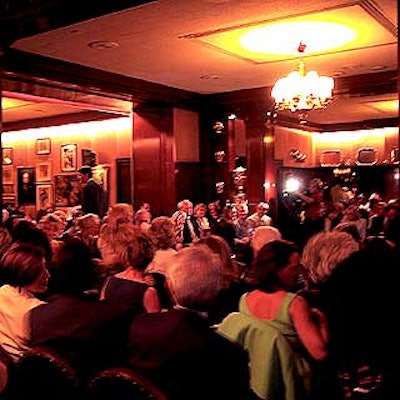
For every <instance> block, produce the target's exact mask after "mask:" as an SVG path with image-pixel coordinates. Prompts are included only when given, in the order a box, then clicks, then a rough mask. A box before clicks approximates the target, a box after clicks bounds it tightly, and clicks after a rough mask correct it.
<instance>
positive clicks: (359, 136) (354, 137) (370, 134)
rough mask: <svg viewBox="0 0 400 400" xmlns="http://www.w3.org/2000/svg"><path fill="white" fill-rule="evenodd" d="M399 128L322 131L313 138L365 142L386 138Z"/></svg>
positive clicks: (321, 140)
mask: <svg viewBox="0 0 400 400" xmlns="http://www.w3.org/2000/svg"><path fill="white" fill-rule="evenodd" d="M398 131H399V128H396V127H392V128H377V129H369V130H360V131H336V132H322V133H318V134H314V135H313V140H314V141H315V142H316V143H319V144H335V143H336V144H338V143H342V144H345V143H353V142H363V143H370V142H371V141H373V142H374V141H377V140H381V139H382V138H384V137H385V136H386V135H390V134H393V133H394V132H397V133H398Z"/></svg>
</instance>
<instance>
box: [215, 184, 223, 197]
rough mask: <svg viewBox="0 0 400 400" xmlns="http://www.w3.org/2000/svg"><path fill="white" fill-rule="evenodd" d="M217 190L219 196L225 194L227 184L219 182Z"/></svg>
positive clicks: (216, 186)
mask: <svg viewBox="0 0 400 400" xmlns="http://www.w3.org/2000/svg"><path fill="white" fill-rule="evenodd" d="M215 189H216V190H217V193H218V194H222V193H224V190H225V182H217V183H216V184H215Z"/></svg>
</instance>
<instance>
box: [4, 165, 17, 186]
mask: <svg viewBox="0 0 400 400" xmlns="http://www.w3.org/2000/svg"><path fill="white" fill-rule="evenodd" d="M14 171H15V170H14V167H13V166H12V165H4V166H3V185H6V184H8V183H15V176H14V175H15V173H14Z"/></svg>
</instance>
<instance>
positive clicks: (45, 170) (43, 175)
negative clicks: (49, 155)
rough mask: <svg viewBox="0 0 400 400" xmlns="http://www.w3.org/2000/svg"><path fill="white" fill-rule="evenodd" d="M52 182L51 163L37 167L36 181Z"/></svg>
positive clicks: (40, 164)
mask: <svg viewBox="0 0 400 400" xmlns="http://www.w3.org/2000/svg"><path fill="white" fill-rule="evenodd" d="M50 180H51V163H49V162H42V163H38V164H37V165H36V181H38V182H45V181H50Z"/></svg>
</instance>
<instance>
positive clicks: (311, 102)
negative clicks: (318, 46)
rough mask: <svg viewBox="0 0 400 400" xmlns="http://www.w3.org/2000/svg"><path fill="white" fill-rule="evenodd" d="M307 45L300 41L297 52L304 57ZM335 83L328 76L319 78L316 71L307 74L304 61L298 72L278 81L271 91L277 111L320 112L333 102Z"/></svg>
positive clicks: (300, 64) (300, 63)
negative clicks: (319, 110)
mask: <svg viewBox="0 0 400 400" xmlns="http://www.w3.org/2000/svg"><path fill="white" fill-rule="evenodd" d="M306 47H308V46H307V44H306V43H304V42H303V41H300V44H299V45H298V47H297V51H298V53H299V54H300V55H303V53H304V50H305V49H306ZM333 87H334V82H333V79H332V78H329V77H327V76H319V75H318V73H317V72H316V71H310V72H307V73H306V68H305V65H304V61H302V60H301V61H300V62H299V67H298V70H297V71H293V72H291V73H290V74H289V75H288V76H287V77H284V78H281V79H278V81H277V82H276V83H275V85H274V87H273V88H272V91H271V96H272V97H273V98H274V99H275V108H276V109H277V110H281V111H282V110H290V111H293V112H295V111H299V110H318V109H321V108H325V107H326V106H327V105H328V104H329V103H330V102H331V101H332V90H333Z"/></svg>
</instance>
